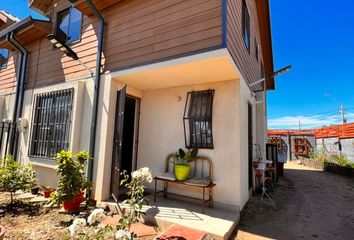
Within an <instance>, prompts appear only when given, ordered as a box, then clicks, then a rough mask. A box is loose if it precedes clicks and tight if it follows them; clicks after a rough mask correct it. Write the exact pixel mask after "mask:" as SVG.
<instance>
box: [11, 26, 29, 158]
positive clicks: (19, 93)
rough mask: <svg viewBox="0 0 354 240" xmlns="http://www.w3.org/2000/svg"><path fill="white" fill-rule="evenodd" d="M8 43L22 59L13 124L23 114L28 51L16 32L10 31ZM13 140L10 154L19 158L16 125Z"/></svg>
mask: <svg viewBox="0 0 354 240" xmlns="http://www.w3.org/2000/svg"><path fill="white" fill-rule="evenodd" d="M6 40H7V41H8V43H9V44H10V45H11V46H12V47H13V48H14V49H16V50H17V51H18V52H19V53H20V60H19V63H18V72H17V84H16V93H15V103H14V112H13V116H12V121H13V124H17V120H18V119H19V118H20V117H21V116H22V106H23V97H24V85H25V78H26V69H27V59H28V51H27V50H26V49H25V48H24V47H23V46H22V45H21V44H20V43H19V42H18V41H17V40H16V39H15V38H14V32H11V33H9V34H8V35H7V36H6ZM10 139H11V142H10V146H9V151H10V154H11V155H13V157H14V159H15V160H16V158H17V147H18V132H17V131H16V128H15V127H14V128H13V130H12V131H11V138H10Z"/></svg>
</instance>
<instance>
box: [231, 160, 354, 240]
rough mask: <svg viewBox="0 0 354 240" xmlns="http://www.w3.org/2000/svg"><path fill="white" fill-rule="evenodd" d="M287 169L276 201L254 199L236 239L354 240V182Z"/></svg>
mask: <svg viewBox="0 0 354 240" xmlns="http://www.w3.org/2000/svg"><path fill="white" fill-rule="evenodd" d="M285 167H286V169H285V177H283V178H281V179H280V181H279V184H278V186H277V187H276V190H275V192H274V193H272V195H271V197H272V199H273V201H269V200H265V201H263V202H261V201H260V196H259V195H257V196H254V197H252V198H251V200H250V201H249V203H248V204H247V206H246V208H245V210H244V212H243V215H242V217H241V222H240V224H239V227H238V232H237V233H236V234H237V236H236V237H234V239H237V240H243V239H265V238H268V239H331V240H333V239H348V240H349V239H354V179H350V178H347V177H342V176H339V175H335V174H332V173H327V172H323V171H318V170H315V169H312V168H309V167H305V166H302V165H299V164H297V163H296V162H290V163H287V164H286V166H285Z"/></svg>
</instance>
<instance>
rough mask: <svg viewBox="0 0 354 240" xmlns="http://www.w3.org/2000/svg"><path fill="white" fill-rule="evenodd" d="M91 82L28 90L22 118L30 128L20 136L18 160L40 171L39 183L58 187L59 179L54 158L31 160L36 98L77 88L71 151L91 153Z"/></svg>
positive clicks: (37, 172) (74, 102)
mask: <svg viewBox="0 0 354 240" xmlns="http://www.w3.org/2000/svg"><path fill="white" fill-rule="evenodd" d="M90 81H91V79H90V78H88V79H85V78H84V79H81V80H76V81H71V82H65V83H61V84H56V85H51V86H43V87H37V88H35V89H28V90H26V91H25V94H24V102H23V111H22V118H24V119H27V120H28V123H29V127H28V128H27V129H26V130H25V131H24V132H23V133H20V135H19V148H18V160H19V161H20V162H22V163H24V164H28V163H30V164H32V166H33V169H34V170H35V171H36V175H37V181H38V183H39V184H41V185H46V186H50V187H54V188H55V187H57V180H58V177H57V176H56V173H55V170H54V167H55V165H56V162H55V160H54V159H46V158H36V157H29V156H28V151H29V147H30V142H31V139H30V138H31V131H32V113H33V100H34V96H35V95H36V94H39V93H45V92H52V91H58V90H63V89H69V88H73V89H74V93H73V109H72V123H71V128H70V146H69V150H70V151H72V152H73V153H76V152H78V151H80V150H86V151H88V146H89V141H88V139H89V133H90V132H89V129H90V128H89V127H90V121H91V108H92V100H91V99H92V98H91V97H90V96H91V95H92V94H91V92H92V91H91V89H92V87H91V82H90Z"/></svg>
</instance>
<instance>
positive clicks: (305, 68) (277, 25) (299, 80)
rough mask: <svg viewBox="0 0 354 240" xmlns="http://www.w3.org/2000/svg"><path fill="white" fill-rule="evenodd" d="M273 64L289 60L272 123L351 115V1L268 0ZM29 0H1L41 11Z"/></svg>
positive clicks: (293, 124)
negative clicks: (341, 110)
mask: <svg viewBox="0 0 354 240" xmlns="http://www.w3.org/2000/svg"><path fill="white" fill-rule="evenodd" d="M270 2H271V17H272V34H273V52H274V65H275V69H276V70H277V69H279V68H282V67H284V66H287V65H292V66H293V70H291V71H290V72H288V73H286V74H284V75H282V76H279V77H277V80H276V91H272V92H269V94H268V120H269V127H270V128H297V127H298V120H300V121H301V126H302V128H314V127H318V126H323V125H330V124H337V123H340V116H339V111H338V110H339V106H340V105H341V104H343V105H344V107H345V108H347V118H348V121H350V122H351V121H354V60H353V57H354V14H353V9H354V1H353V0H341V1H340V4H338V3H339V2H338V1H337V2H336V1H333V0H321V1H320V0H296V1H290V0H285V1H284V0H271V1H270ZM27 6H28V1H27V0H0V7H1V9H4V10H5V11H8V12H10V13H12V14H14V15H16V16H18V17H19V18H21V19H22V18H24V17H26V16H28V15H32V16H33V17H35V18H41V16H40V15H39V14H37V13H36V12H34V11H32V10H29V9H28V7H27Z"/></svg>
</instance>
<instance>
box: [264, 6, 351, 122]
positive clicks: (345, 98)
mask: <svg viewBox="0 0 354 240" xmlns="http://www.w3.org/2000/svg"><path fill="white" fill-rule="evenodd" d="M270 2H271V17H272V34H273V52H274V65H275V69H279V68H281V67H283V66H286V65H292V66H293V70H291V71H290V72H288V73H285V74H284V75H282V76H279V77H278V78H277V80H276V91H274V92H270V93H269V94H268V119H269V127H270V128H297V126H298V119H300V120H301V123H302V124H301V125H302V127H303V128H312V127H317V126H322V125H325V124H326V125H329V124H336V123H339V122H340V117H339V111H338V110H339V106H340V105H341V104H343V105H344V107H345V108H347V109H348V114H347V118H348V120H349V121H354V60H353V56H354V14H353V9H354V1H352V0H341V1H339V2H340V4H339V2H338V1H333V0H321V1H318V0H296V1H282V0H271V1H270ZM322 113H325V114H322Z"/></svg>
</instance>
